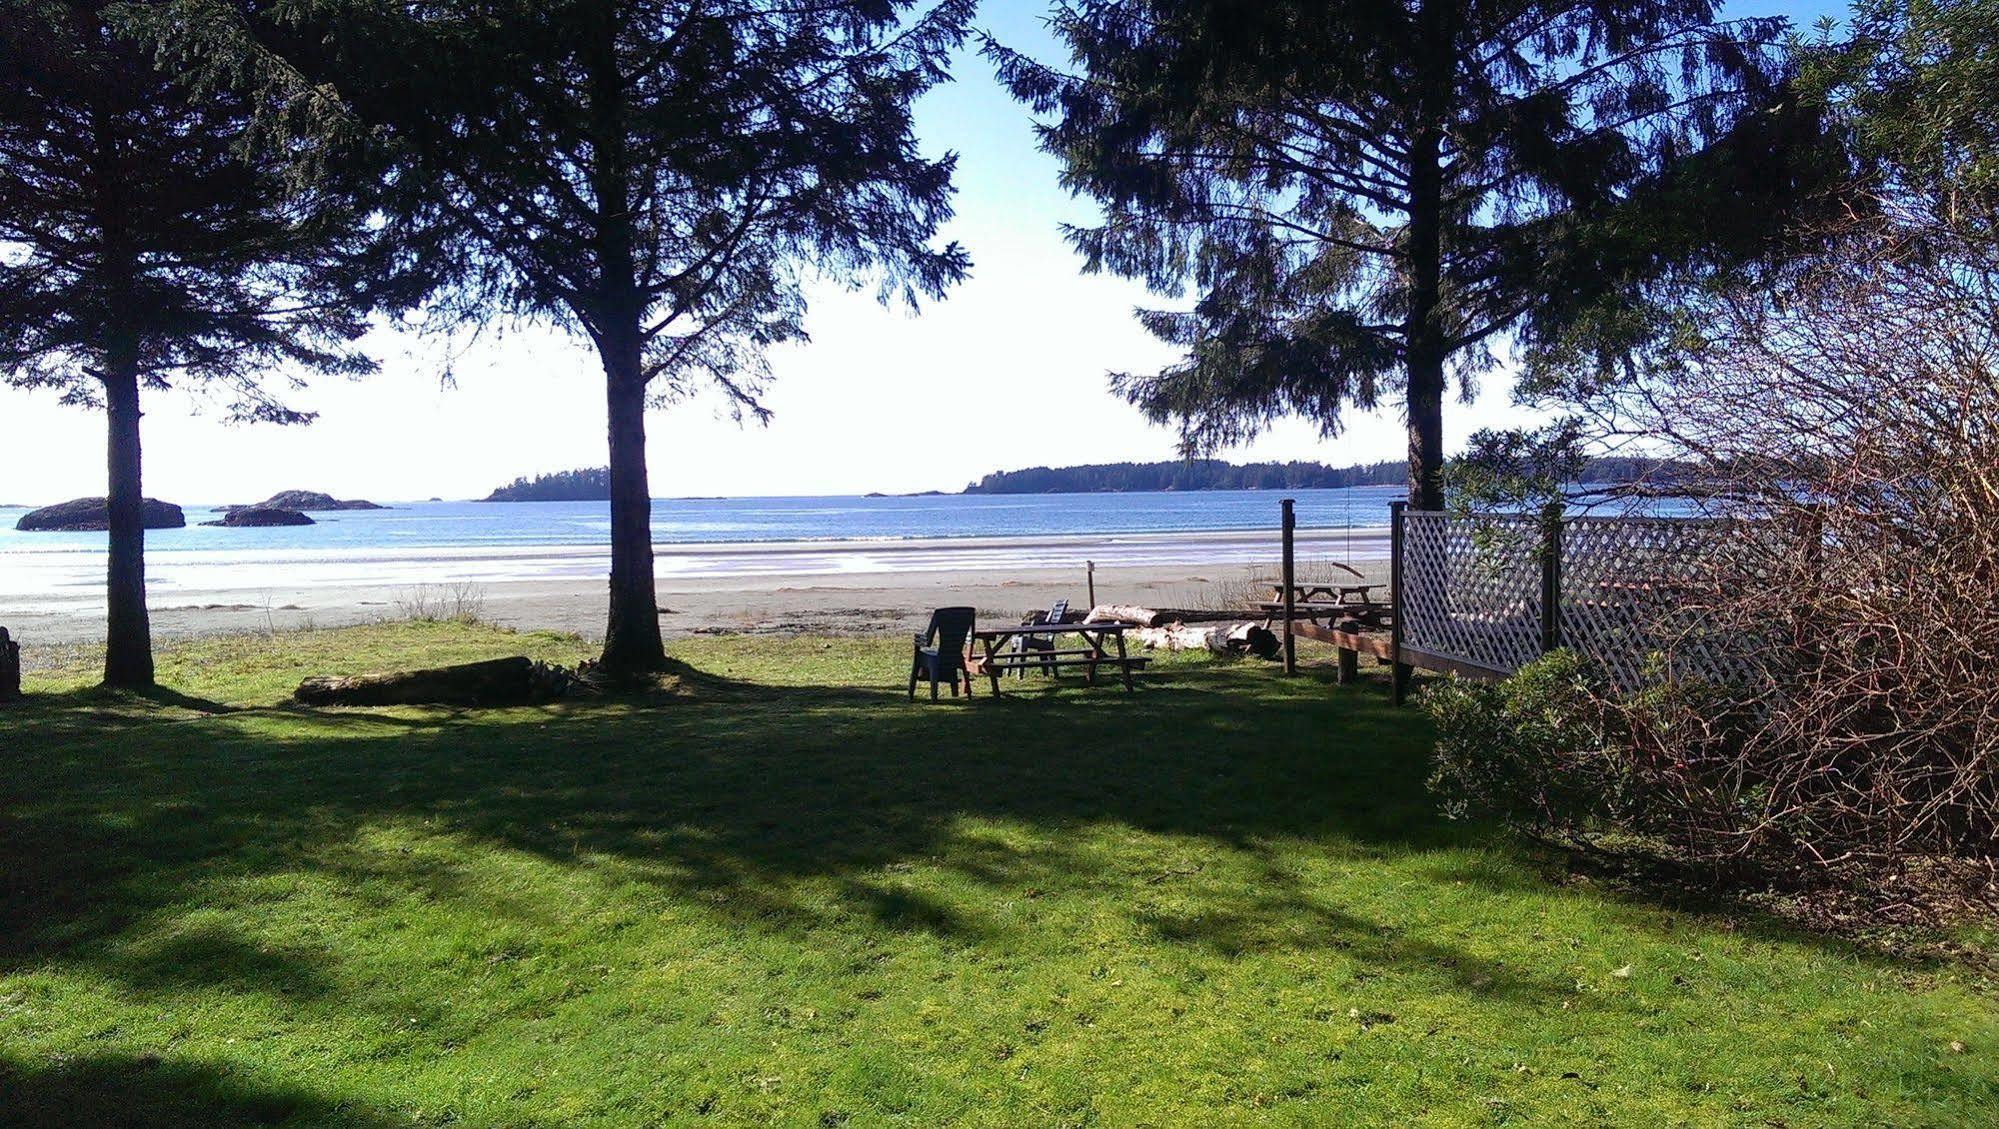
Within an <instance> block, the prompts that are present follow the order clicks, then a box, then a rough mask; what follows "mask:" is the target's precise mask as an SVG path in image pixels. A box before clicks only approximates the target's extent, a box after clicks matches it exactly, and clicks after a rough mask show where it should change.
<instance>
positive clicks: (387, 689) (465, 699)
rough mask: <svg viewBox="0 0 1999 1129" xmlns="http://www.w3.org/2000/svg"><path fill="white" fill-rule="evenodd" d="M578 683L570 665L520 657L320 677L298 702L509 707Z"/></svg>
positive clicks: (301, 689)
mask: <svg viewBox="0 0 1999 1129" xmlns="http://www.w3.org/2000/svg"><path fill="white" fill-rule="evenodd" d="M575 683H576V675H575V674H574V673H572V672H571V671H570V670H568V669H567V668H566V667H562V666H558V665H555V664H553V663H543V662H536V661H534V660H533V659H530V658H528V657H527V656H526V655H514V656H512V657H509V658H504V659H487V660H485V661H484V662H473V663H460V664H458V665H457V666H444V667H437V668H435V669H432V670H405V671H392V672H385V673H376V674H355V675H346V676H337V675H320V676H317V677H313V678H308V679H306V680H305V681H303V682H301V683H299V684H298V689H297V690H295V691H293V692H292V698H293V699H294V700H295V701H298V702H300V703H302V704H304V705H309V706H416V705H445V706H459V705H463V706H503V705H521V704H525V703H529V702H545V701H550V700H552V699H555V698H560V697H564V696H565V695H567V694H568V693H569V692H570V691H571V689H572V687H573V686H574V685H575Z"/></svg>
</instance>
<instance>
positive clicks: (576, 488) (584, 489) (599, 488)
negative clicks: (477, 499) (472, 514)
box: [481, 466, 611, 502]
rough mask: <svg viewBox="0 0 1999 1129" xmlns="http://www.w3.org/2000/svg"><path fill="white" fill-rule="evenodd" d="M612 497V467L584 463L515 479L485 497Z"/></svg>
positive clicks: (529, 499)
mask: <svg viewBox="0 0 1999 1129" xmlns="http://www.w3.org/2000/svg"><path fill="white" fill-rule="evenodd" d="M610 497H611V468H610V467H601V466H599V467H583V468H580V469H577V470H559V471H556V472H555V473H554V474H537V475H535V476H534V477H533V478H529V477H527V476H525V475H523V476H521V477H520V478H516V479H514V480H513V481H512V482H509V483H508V484H506V485H505V486H502V487H500V488H499V489H498V490H495V491H493V492H492V493H491V494H488V495H486V496H485V497H484V498H483V499H481V501H486V502H604V501H609V500H610Z"/></svg>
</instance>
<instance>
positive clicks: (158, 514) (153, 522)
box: [14, 498, 187, 533]
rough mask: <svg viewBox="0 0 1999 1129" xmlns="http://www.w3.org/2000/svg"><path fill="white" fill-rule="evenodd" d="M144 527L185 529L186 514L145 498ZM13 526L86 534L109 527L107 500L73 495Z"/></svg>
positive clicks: (172, 506) (23, 518) (157, 500)
mask: <svg viewBox="0 0 1999 1129" xmlns="http://www.w3.org/2000/svg"><path fill="white" fill-rule="evenodd" d="M145 515H146V516H145V526H146V528H147V529H185V528H186V527H187V515H186V514H184V513H182V512H181V508H180V507H179V506H176V505H174V504H173V503H172V502H162V501H160V500H159V499H157V498H147V499H145ZM14 528H15V529H17V530H20V531H21V532H23V533H88V532H97V531H102V530H107V529H110V528H111V510H110V503H108V502H107V501H105V500H104V499H103V498H76V499H73V500H71V501H67V502H58V503H56V504H55V505H53V506H43V507H42V508H41V509H39V510H34V511H31V512H29V513H25V514H22V515H21V520H19V521H17V522H15V523H14Z"/></svg>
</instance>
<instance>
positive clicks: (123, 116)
mask: <svg viewBox="0 0 1999 1129" xmlns="http://www.w3.org/2000/svg"><path fill="white" fill-rule="evenodd" d="M114 7H115V6H114V5H111V4H107V3H105V2H103V0H18V2H16V3H11V4H9V5H7V7H6V8H5V10H4V11H0V248H5V250H4V251H0V381H4V382H6V383H9V384H13V385H16V386H24V387H45V388H52V389H55V390H57V391H58V392H59V393H60V394H61V395H62V396H63V398H64V399H65V400H66V401H68V402H70V403H74V404H78V405H82V406H87V407H95V408H101V409H103V410H104V412H105V414H106V418H107V420H108V424H109V428H108V456H109V457H108V465H107V471H108V490H107V499H108V501H107V504H108V508H109V513H108V520H109V527H110V533H109V553H108V567H107V570H106V571H107V576H106V603H107V609H108V635H107V646H106V649H105V661H104V681H105V683H106V684H107V685H112V686H120V687H146V686H150V685H152V684H153V656H152V641H151V631H150V625H149V621H148V617H147V613H146V567H145V545H146V534H145V525H144V516H143V510H142V483H141V475H140V468H141V449H140V434H139V430H140V429H139V419H140V415H141V397H142V394H145V393H152V392H159V391H163V390H165V389H167V388H169V387H171V386H175V385H182V386H188V387H191V388H196V389H200V390H202V391H205V392H208V393H212V394H214V395H215V396H216V397H217V398H218V399H219V400H220V401H221V402H222V403H223V404H225V405H226V407H227V410H228V411H229V413H230V415H232V416H233V417H235V418H238V419H252V420H268V421H279V422H297V421H300V420H302V419H304V418H306V417H304V416H303V415H301V414H300V413H297V412H294V411H291V410H289V409H287V408H286V407H284V406H283V404H281V403H280V402H279V401H278V399H276V398H275V397H274V396H273V395H272V394H271V393H270V392H269V391H267V389H266V380H265V378H266V376H267V374H268V373H270V372H272V371H275V370H278V369H283V370H284V371H285V372H286V373H287V376H286V377H285V378H284V379H287V380H292V381H296V380H297V379H298V376H299V374H300V373H302V372H307V371H320V372H337V373H358V372H362V371H365V370H366V369H367V368H368V367H369V366H368V362H367V361H366V360H365V358H363V357H361V356H360V355H358V354H356V353H355V352H353V351H352V349H351V348H349V346H350V345H351V343H352V342H353V341H354V340H355V339H356V338H358V337H359V336H360V334H361V333H362V331H363V330H364V328H365V323H364V320H363V314H362V312H361V309H362V306H363V305H365V303H364V302H362V301H361V295H362V293H363V289H364V288H363V287H361V285H360V280H362V279H365V278H368V277H373V276H379V277H387V274H386V272H383V271H382V270H381V269H380V264H378V263H371V262H369V261H367V260H366V258H365V256H364V255H363V253H362V249H363V247H364V244H362V243H361V242H360V241H359V240H358V239H357V238H356V237H357V235H358V234H360V232H361V228H360V226H359V222H360V217H359V216H358V215H357V213H356V212H355V211H354V210H353V209H351V208H350V207H348V206H346V205H345V204H344V203H343V202H342V200H341V199H340V198H338V197H337V196H334V195H331V194H327V193H324V192H321V193H299V192H295V191H293V190H292V188H291V187H290V186H288V185H287V183H286V182H285V180H284V178H283V177H282V175H281V172H282V170H281V168H280V167H279V165H278V163H276V162H274V161H269V160H266V161H263V162H260V163H251V162H249V161H246V159H245V158H244V156H243V154H242V152H241V151H240V149H239V146H238V142H239V141H241V140H242V136H243V132H244V129H245V128H246V126H247V124H248V122H249V120H250V112H249V107H248V105H247V103H245V102H244V101H243V100H242V99H240V98H238V97H236V96H234V95H231V94H227V93H210V94H195V93H192V92H190V91H189V90H188V88H186V87H184V86H182V85H180V84H179V83H177V82H175V81H174V80H173V79H172V77H171V76H169V75H168V74H166V73H164V72H163V71H161V70H160V69H159V68H157V67H156V66H155V65H154V61H153V57H152V55H151V53H150V51H148V50H146V49H145V48H144V47H142V46H141V45H140V44H139V43H138V42H137V41H136V40H134V39H132V38H129V37H128V36H125V35H123V34H121V33H120V31H119V30H118V29H117V28H116V27H114V26H113V21H112V19H111V18H110V16H109V15H108V12H109V11H110V10H111V9H113V8H114Z"/></svg>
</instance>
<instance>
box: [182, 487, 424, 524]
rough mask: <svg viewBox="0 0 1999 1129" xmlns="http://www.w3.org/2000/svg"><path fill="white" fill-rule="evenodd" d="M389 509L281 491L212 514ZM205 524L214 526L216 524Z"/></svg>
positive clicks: (353, 500)
mask: <svg viewBox="0 0 1999 1129" xmlns="http://www.w3.org/2000/svg"><path fill="white" fill-rule="evenodd" d="M388 508H389V507H387V506H382V505H377V504H375V503H374V502H370V501H367V500H365V499H362V498H346V499H342V498H336V497H334V496H333V495H331V494H322V493H320V492H319V491H317V490H280V491H278V492H277V493H275V494H273V495H271V496H270V497H268V498H266V499H264V500H263V501H261V502H247V503H241V504H238V505H233V506H217V507H215V508H214V509H213V510H211V511H209V512H211V513H218V514H226V513H232V512H234V511H236V510H296V511H297V512H299V513H302V514H303V513H328V512H331V511H334V510H386V509H388ZM204 524H208V525H214V524H218V523H216V522H207V523H204Z"/></svg>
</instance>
